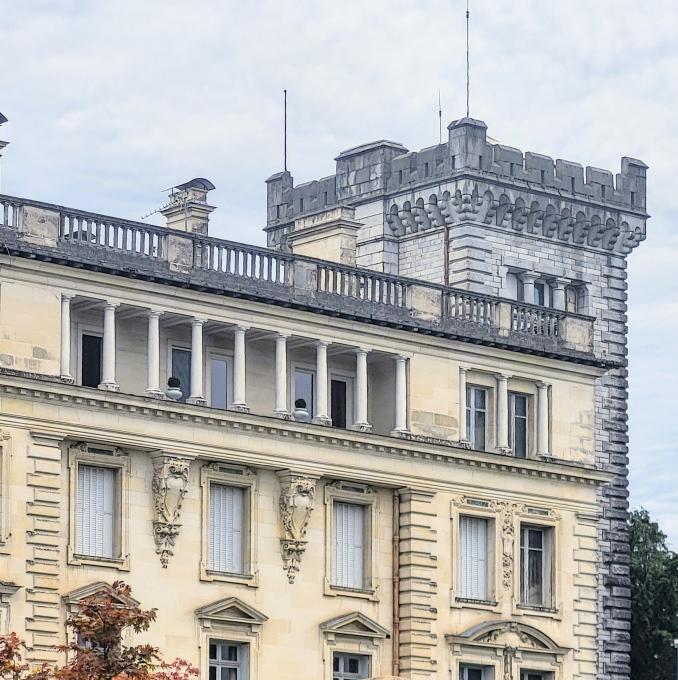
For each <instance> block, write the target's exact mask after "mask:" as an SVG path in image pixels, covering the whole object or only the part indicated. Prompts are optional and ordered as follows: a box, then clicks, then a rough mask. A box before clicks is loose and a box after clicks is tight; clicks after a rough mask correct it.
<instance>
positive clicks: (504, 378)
mask: <svg viewBox="0 0 678 680" xmlns="http://www.w3.org/2000/svg"><path fill="white" fill-rule="evenodd" d="M494 377H495V378H496V379H497V380H499V381H501V382H505V381H507V380H510V379H511V378H512V377H513V376H512V375H511V374H510V373H495V374H494Z"/></svg>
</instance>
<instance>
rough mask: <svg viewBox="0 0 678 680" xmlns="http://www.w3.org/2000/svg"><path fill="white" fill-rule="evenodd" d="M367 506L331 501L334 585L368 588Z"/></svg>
mask: <svg viewBox="0 0 678 680" xmlns="http://www.w3.org/2000/svg"><path fill="white" fill-rule="evenodd" d="M368 511H369V510H368V508H367V507H366V506H364V505H359V504H358V503H344V502H342V501H338V500H335V501H334V502H333V503H332V514H333V518H332V519H333V521H332V531H333V536H332V547H333V550H332V585H333V586H338V587H340V588H354V589H359V590H362V589H363V588H364V587H365V558H366V545H365V540H366V534H367V532H366V531H365V528H366V518H367V512H368Z"/></svg>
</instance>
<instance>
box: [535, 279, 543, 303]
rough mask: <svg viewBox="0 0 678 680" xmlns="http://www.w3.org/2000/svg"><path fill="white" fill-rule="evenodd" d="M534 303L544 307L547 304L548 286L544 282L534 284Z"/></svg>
mask: <svg viewBox="0 0 678 680" xmlns="http://www.w3.org/2000/svg"><path fill="white" fill-rule="evenodd" d="M534 304H535V305H541V306H542V307H543V306H544V305H545V304H546V286H545V284H543V283H535V284H534Z"/></svg>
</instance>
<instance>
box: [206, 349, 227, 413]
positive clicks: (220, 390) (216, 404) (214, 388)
mask: <svg viewBox="0 0 678 680" xmlns="http://www.w3.org/2000/svg"><path fill="white" fill-rule="evenodd" d="M209 371H210V373H209V381H210V406H211V407H212V408H223V409H225V408H228V360H227V359H226V358H224V357H217V356H212V357H210V360H209Z"/></svg>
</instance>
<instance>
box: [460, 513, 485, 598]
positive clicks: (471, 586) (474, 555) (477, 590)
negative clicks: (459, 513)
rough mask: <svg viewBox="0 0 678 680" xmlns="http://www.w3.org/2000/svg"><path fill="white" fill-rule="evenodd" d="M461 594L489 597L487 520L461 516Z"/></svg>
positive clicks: (473, 596)
mask: <svg viewBox="0 0 678 680" xmlns="http://www.w3.org/2000/svg"><path fill="white" fill-rule="evenodd" d="M459 530H460V537H459V538H460V540H459V543H460V550H461V596H462V597H467V598H470V599H474V600H486V599H487V520H486V519H482V518H479V517H461V518H460V521H459Z"/></svg>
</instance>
